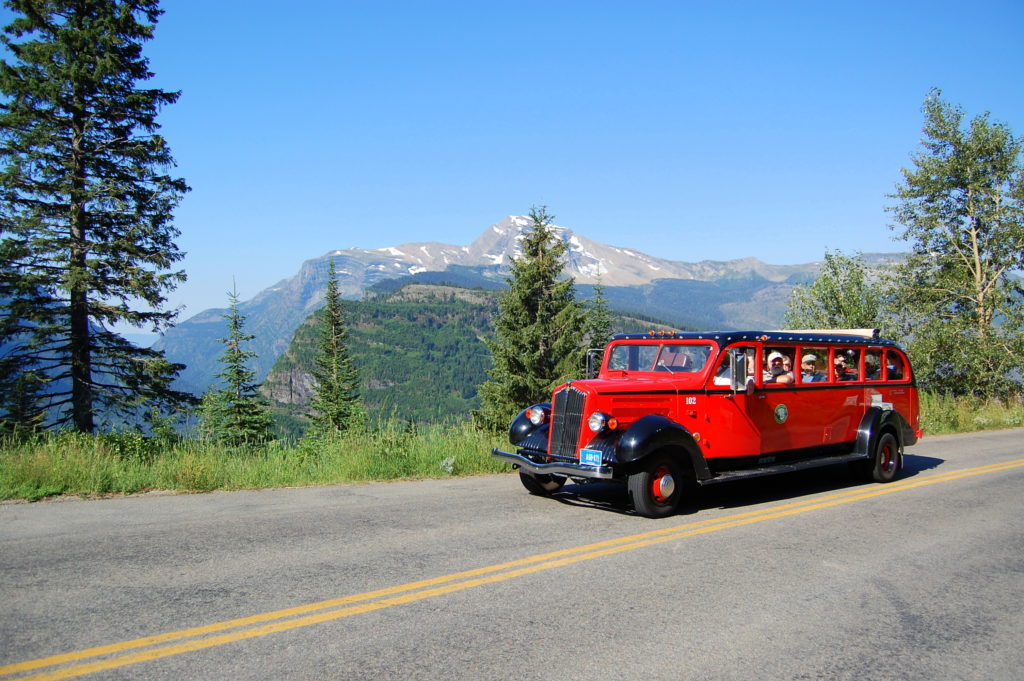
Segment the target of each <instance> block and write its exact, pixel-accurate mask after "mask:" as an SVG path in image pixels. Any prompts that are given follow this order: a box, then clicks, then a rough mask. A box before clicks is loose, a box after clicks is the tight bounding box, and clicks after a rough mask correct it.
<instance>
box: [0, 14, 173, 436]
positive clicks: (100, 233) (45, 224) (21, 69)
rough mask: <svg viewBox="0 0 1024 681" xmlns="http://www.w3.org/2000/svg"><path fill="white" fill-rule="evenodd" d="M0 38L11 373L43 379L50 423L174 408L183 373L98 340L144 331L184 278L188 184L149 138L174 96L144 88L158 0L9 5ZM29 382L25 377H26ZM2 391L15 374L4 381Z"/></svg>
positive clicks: (3, 248)
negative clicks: (181, 226)
mask: <svg viewBox="0 0 1024 681" xmlns="http://www.w3.org/2000/svg"><path fill="white" fill-rule="evenodd" d="M6 4H7V6H8V7H9V8H10V9H11V10H13V11H14V12H15V13H16V15H17V16H16V18H15V19H14V20H13V21H12V22H11V23H10V24H9V25H8V26H7V27H5V29H4V34H3V35H2V36H0V40H2V42H3V44H4V46H5V47H6V48H7V50H8V52H9V55H10V57H11V58H10V60H9V61H8V60H6V59H5V60H4V61H3V62H0V93H2V96H0V271H2V273H3V274H2V275H0V301H2V302H3V313H2V314H3V317H4V319H5V326H6V328H5V332H6V333H7V334H8V338H9V339H10V340H11V344H10V345H9V346H8V349H7V350H8V357H9V358H10V359H11V360H12V362H13V363H14V364H15V365H16V368H15V369H14V372H15V373H17V372H34V373H35V375H36V376H45V377H46V380H45V381H44V382H43V383H42V384H40V386H39V387H41V388H42V389H43V390H44V391H45V393H46V402H47V405H48V407H49V408H50V409H51V414H53V416H54V424H55V425H58V426H61V425H65V424H71V425H73V427H74V428H75V429H76V430H79V431H84V432H89V431H92V430H94V429H95V426H96V416H97V413H100V412H103V413H107V414H117V413H122V414H128V413H135V412H136V411H137V410H138V408H139V406H140V405H142V404H147V405H152V404H155V403H161V404H170V405H176V404H181V403H183V402H188V401H189V400H190V396H188V395H186V394H184V393H181V392H177V391H174V390H172V389H171V388H170V384H171V381H172V380H173V379H174V377H175V376H176V375H177V373H178V372H179V371H180V370H181V368H182V367H181V366H180V365H176V364H171V363H169V362H168V361H167V360H166V359H165V358H164V356H163V354H162V353H160V352H158V351H155V350H152V349H148V348H138V347H135V346H134V345H132V344H131V343H129V342H127V341H126V340H125V339H123V338H122V337H121V336H119V335H117V334H115V333H113V332H112V331H111V330H110V329H111V327H112V326H114V325H117V324H126V325H129V326H134V327H138V328H142V327H147V328H150V329H152V330H154V331H159V330H161V329H163V328H166V327H167V326H168V325H169V324H170V323H171V322H172V320H173V318H174V316H175V313H174V312H169V311H163V310H162V306H163V305H164V303H165V302H166V301H165V294H166V293H167V292H169V291H171V290H173V289H174V288H175V287H176V286H177V285H178V283H180V282H181V281H184V279H185V275H184V273H183V272H182V271H169V270H170V268H171V267H172V266H173V265H174V263H176V262H177V261H179V260H180V259H181V258H182V254H181V252H180V251H178V249H177V247H176V245H175V244H174V238H175V237H176V236H177V235H178V231H177V230H176V229H174V227H173V226H172V224H171V217H172V212H173V209H174V208H175V206H176V205H177V204H178V202H179V201H180V199H181V197H182V195H183V194H184V193H185V192H186V191H188V187H187V186H186V184H185V182H184V181H183V180H181V179H177V178H174V177H171V176H170V175H168V174H167V172H168V169H169V168H171V167H172V166H173V165H174V161H173V159H172V157H171V154H170V150H169V149H168V147H167V145H166V144H165V142H164V140H163V138H161V137H160V136H159V135H158V134H156V131H157V130H158V129H159V126H158V124H157V123H156V115H157V111H158V109H159V108H160V107H162V106H164V105H166V104H171V103H173V102H174V101H175V100H176V99H177V98H178V93H175V92H165V91H163V90H159V89H145V88H140V87H138V86H137V83H138V82H139V81H144V80H147V79H149V78H151V77H152V75H153V74H152V73H150V71H149V69H148V60H146V59H145V58H143V57H142V43H143V42H145V41H146V40H149V39H150V38H152V36H153V29H154V26H155V23H156V21H157V18H158V17H159V15H160V14H161V11H160V10H159V8H158V3H157V0H8V1H7V3H6ZM26 375H27V373H26ZM12 380H15V379H12Z"/></svg>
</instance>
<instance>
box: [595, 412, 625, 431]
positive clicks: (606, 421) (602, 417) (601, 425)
mask: <svg viewBox="0 0 1024 681" xmlns="http://www.w3.org/2000/svg"><path fill="white" fill-rule="evenodd" d="M587 425H588V426H590V430H592V431H594V432H595V433H600V432H603V431H605V430H615V426H617V425H618V421H616V420H615V419H614V418H612V417H611V416H608V415H607V414H602V413H601V412H599V411H595V412H594V413H593V414H591V415H590V418H589V419H587Z"/></svg>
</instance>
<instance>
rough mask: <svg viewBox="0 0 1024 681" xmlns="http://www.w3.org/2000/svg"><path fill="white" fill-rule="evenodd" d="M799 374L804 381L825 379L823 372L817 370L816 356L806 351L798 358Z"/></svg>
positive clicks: (813, 381)
mask: <svg viewBox="0 0 1024 681" xmlns="http://www.w3.org/2000/svg"><path fill="white" fill-rule="evenodd" d="M800 376H801V379H800V380H802V381H803V382H804V383H818V382H819V381H824V380H825V374H824V372H821V371H818V356H817V355H815V354H812V353H808V354H806V355H804V356H803V357H801V358H800Z"/></svg>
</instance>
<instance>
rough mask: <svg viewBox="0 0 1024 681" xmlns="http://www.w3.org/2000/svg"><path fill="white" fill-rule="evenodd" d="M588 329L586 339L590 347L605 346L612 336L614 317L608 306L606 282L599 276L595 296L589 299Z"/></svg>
mask: <svg viewBox="0 0 1024 681" xmlns="http://www.w3.org/2000/svg"><path fill="white" fill-rule="evenodd" d="M585 309H586V315H587V331H586V340H587V347H588V348H603V347H604V346H605V345H607V344H608V341H610V340H611V338H612V323H613V321H614V318H613V317H612V312H611V310H610V309H609V308H608V299H607V298H605V296H604V284H602V283H601V278H600V277H598V280H597V283H596V284H594V297H593V298H591V299H590V300H588V301H587V305H586V308H585Z"/></svg>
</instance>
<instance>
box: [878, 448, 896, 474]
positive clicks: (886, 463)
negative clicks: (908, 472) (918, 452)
mask: <svg viewBox="0 0 1024 681" xmlns="http://www.w3.org/2000/svg"><path fill="white" fill-rule="evenodd" d="M879 466H880V467H881V469H882V470H883V471H885V472H886V473H889V472H890V471H892V469H893V468H895V466H896V457H894V456H893V452H892V447H891V446H890V445H885V446H884V447H882V456H881V460H880V461H879Z"/></svg>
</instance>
